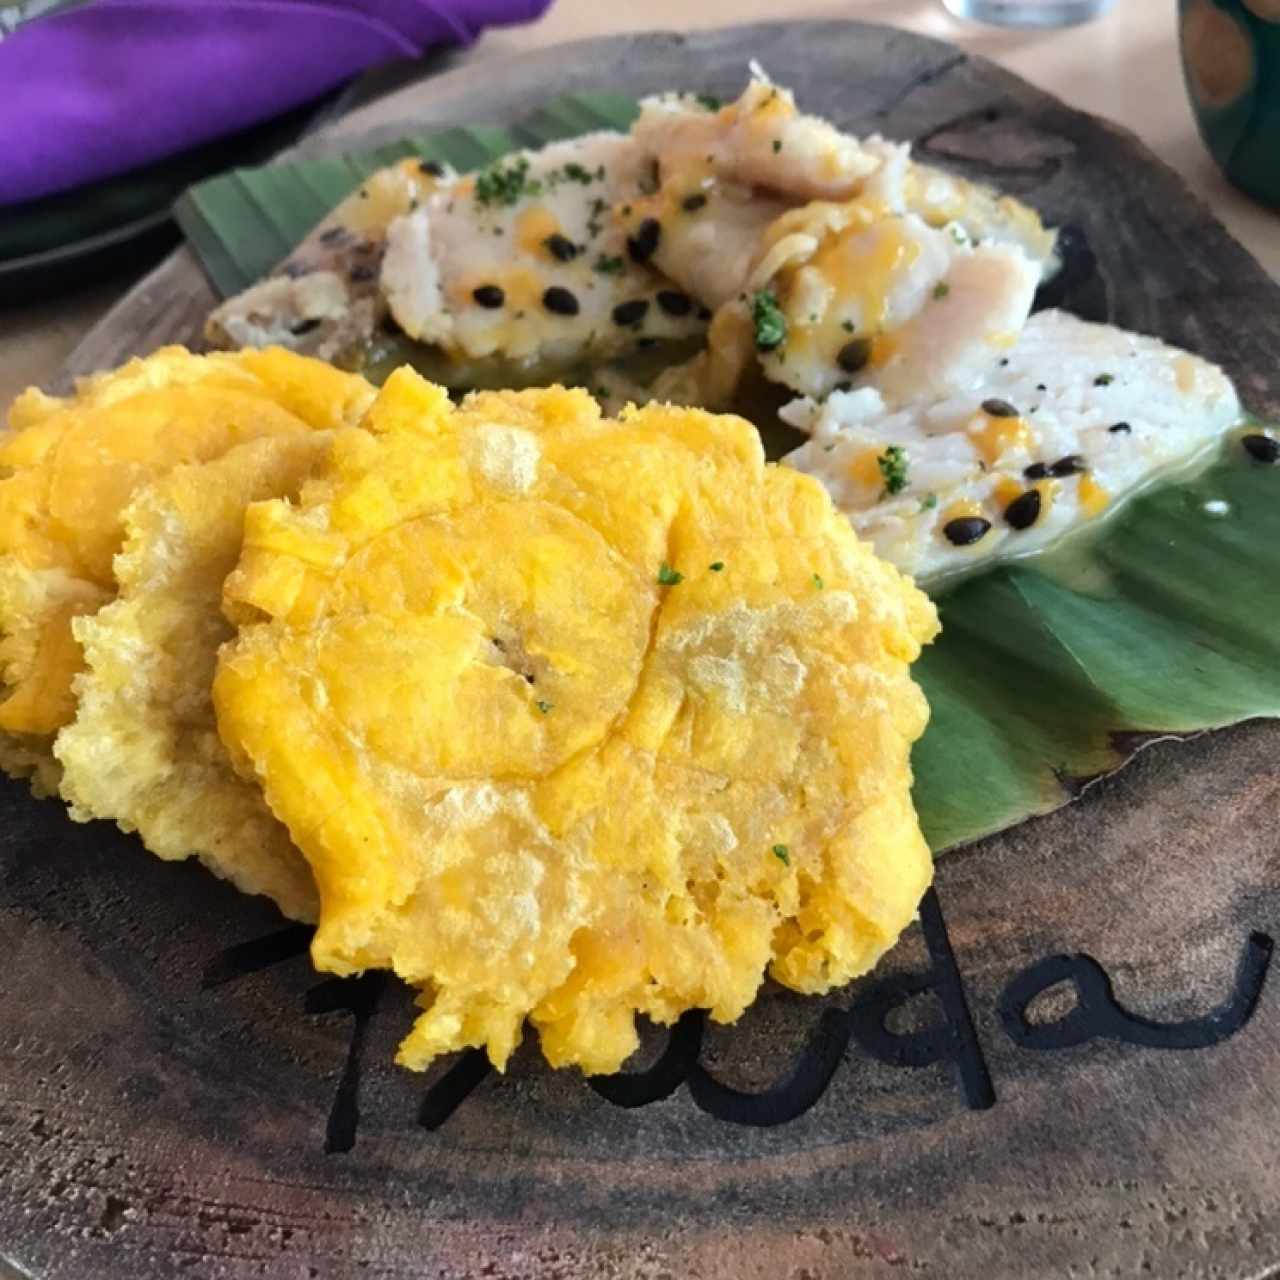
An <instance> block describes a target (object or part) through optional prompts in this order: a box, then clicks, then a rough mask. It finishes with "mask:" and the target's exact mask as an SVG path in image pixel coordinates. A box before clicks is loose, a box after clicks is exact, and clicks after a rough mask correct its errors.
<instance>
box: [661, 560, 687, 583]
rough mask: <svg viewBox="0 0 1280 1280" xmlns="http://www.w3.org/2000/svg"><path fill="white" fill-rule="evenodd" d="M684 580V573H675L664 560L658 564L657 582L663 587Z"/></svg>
mask: <svg viewBox="0 0 1280 1280" xmlns="http://www.w3.org/2000/svg"><path fill="white" fill-rule="evenodd" d="M683 581H684V574H683V573H677V572H676V571H675V570H674V569H673V568H672V567H671V566H670V565H669V564H668V563H667V562H666V561H665V560H664V561H663V562H662V563H661V564H660V565H659V566H658V582H659V584H660V585H661V586H664V587H674V586H676V585H677V584H678V583H681V582H683Z"/></svg>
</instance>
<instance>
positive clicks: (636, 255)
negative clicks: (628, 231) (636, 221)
mask: <svg viewBox="0 0 1280 1280" xmlns="http://www.w3.org/2000/svg"><path fill="white" fill-rule="evenodd" d="M661 239H662V224H661V223H660V222H659V221H658V220H657V218H646V219H645V220H644V221H643V222H642V223H641V224H640V226H639V228H638V229H637V230H636V233H635V235H633V236H628V237H627V252H628V253H629V254H630V255H631V261H632V262H648V261H649V259H650V258H652V257H653V255H654V253H655V252H656V251H657V248H658V241H659V240H661Z"/></svg>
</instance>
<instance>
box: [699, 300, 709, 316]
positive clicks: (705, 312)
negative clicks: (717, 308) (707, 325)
mask: <svg viewBox="0 0 1280 1280" xmlns="http://www.w3.org/2000/svg"><path fill="white" fill-rule="evenodd" d="M698 319H699V320H710V319H711V308H710V307H704V306H703V305H702V304H701V303H699V304H698Z"/></svg>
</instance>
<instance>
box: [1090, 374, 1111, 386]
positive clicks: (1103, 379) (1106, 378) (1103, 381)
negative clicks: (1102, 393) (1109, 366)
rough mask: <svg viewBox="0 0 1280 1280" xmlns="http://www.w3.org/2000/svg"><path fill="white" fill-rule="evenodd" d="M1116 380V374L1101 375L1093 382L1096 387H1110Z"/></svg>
mask: <svg viewBox="0 0 1280 1280" xmlns="http://www.w3.org/2000/svg"><path fill="white" fill-rule="evenodd" d="M1115 380H1116V375H1115V374H1114V373H1100V374H1098V376H1097V377H1096V378H1094V380H1093V385H1094V386H1095V387H1109V386H1110V385H1111V384H1112V383H1113V382H1114V381H1115Z"/></svg>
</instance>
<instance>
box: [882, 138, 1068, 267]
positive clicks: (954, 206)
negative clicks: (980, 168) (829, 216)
mask: <svg viewBox="0 0 1280 1280" xmlns="http://www.w3.org/2000/svg"><path fill="white" fill-rule="evenodd" d="M864 146H865V149H866V150H867V152H868V153H869V154H871V155H873V156H875V157H876V158H877V159H878V160H879V161H880V164H879V167H878V168H877V169H876V171H875V172H874V173H873V174H872V175H871V177H870V178H868V180H867V182H866V183H865V184H864V185H863V188H862V194H863V195H864V196H865V197H867V198H869V199H874V200H879V201H880V202H882V203H883V204H884V205H885V207H886V208H889V209H894V210H897V211H899V212H903V213H914V214H916V215H917V216H918V217H919V218H921V219H922V220H923V221H925V222H926V223H928V225H929V226H931V227H937V228H946V227H948V226H952V225H954V226H957V227H959V228H960V229H961V230H962V231H963V232H964V234H965V235H966V236H967V237H968V238H969V239H970V240H971V241H973V242H974V243H976V244H984V245H986V244H997V245H1014V246H1016V247H1017V248H1019V249H1021V250H1022V251H1023V253H1025V254H1026V256H1027V257H1028V258H1029V259H1030V260H1031V261H1032V262H1034V263H1035V264H1036V266H1037V267H1038V268H1039V270H1040V275H1041V278H1042V279H1045V280H1047V279H1049V277H1051V276H1052V275H1053V274H1054V272H1056V271H1057V269H1058V267H1059V266H1060V265H1061V264H1060V262H1059V258H1058V252H1057V239H1058V237H1057V233H1056V232H1054V231H1053V230H1051V229H1050V228H1048V227H1046V226H1045V225H1044V223H1043V222H1042V221H1041V219H1040V215H1039V214H1038V213H1037V212H1036V211H1035V210H1034V209H1032V208H1031V207H1030V206H1029V205H1025V204H1023V203H1022V202H1021V201H1020V200H1015V199H1014V198H1013V197H1012V196H1007V195H1002V194H1001V193H1000V192H999V191H996V190H995V189H994V188H992V187H988V186H985V185H984V184H983V183H980V182H970V181H969V180H968V179H967V178H962V177H960V175H959V174H955V173H949V172H948V171H947V170H945V169H939V168H938V167H937V166H935V165H930V164H924V163H922V162H921V161H919V160H916V159H914V158H913V157H912V155H911V144H910V143H907V142H890V141H888V140H886V139H884V138H881V137H880V136H879V135H874V136H872V137H870V138H868V139H867V141H866V143H865V144H864Z"/></svg>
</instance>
